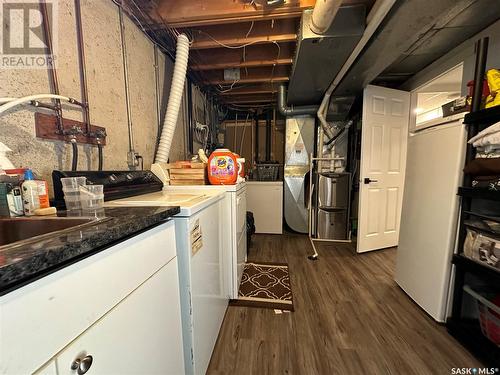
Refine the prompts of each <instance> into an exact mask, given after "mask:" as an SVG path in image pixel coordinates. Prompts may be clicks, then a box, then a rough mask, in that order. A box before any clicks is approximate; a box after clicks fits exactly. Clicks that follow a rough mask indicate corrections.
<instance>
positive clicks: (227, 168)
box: [207, 148, 239, 185]
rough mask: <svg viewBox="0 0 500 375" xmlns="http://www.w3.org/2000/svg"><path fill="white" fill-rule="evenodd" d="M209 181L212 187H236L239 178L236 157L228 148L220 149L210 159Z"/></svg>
mask: <svg viewBox="0 0 500 375" xmlns="http://www.w3.org/2000/svg"><path fill="white" fill-rule="evenodd" d="M207 168H208V180H209V181H210V183H211V184H212V185H234V184H236V180H237V178H238V172H239V168H238V162H237V160H236V156H235V155H234V154H233V153H232V152H231V151H229V150H228V149H227V148H218V149H216V150H215V151H213V152H212V153H211V154H210V157H209V158H208V166H207Z"/></svg>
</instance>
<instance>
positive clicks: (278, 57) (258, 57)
mask: <svg viewBox="0 0 500 375" xmlns="http://www.w3.org/2000/svg"><path fill="white" fill-rule="evenodd" d="M278 47H279V48H278ZM294 50H295V45H294V44H293V43H280V44H279V45H278V46H277V45H275V44H267V45H258V46H256V45H252V46H248V47H247V48H245V49H244V50H243V49H228V48H218V49H212V50H198V51H194V52H193V53H191V61H190V67H191V69H192V70H196V71H199V70H215V69H226V68H245V67H246V68H250V67H258V66H272V65H274V64H276V65H291V64H292V60H293V53H294Z"/></svg>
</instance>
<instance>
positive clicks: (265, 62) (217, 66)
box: [191, 58, 292, 70]
mask: <svg viewBox="0 0 500 375" xmlns="http://www.w3.org/2000/svg"><path fill="white" fill-rule="evenodd" d="M273 65H292V59H291V58H288V59H279V60H250V61H243V62H239V63H235V62H230V61H223V62H220V63H214V64H201V65H193V66H192V67H191V69H193V70H217V69H226V68H253V67H258V66H273Z"/></svg>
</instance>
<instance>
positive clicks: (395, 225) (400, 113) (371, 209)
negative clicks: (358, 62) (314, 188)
mask: <svg viewBox="0 0 500 375" xmlns="http://www.w3.org/2000/svg"><path fill="white" fill-rule="evenodd" d="M409 107H410V93H409V92H405V91H399V90H393V89H388V88H385V87H378V86H372V85H369V86H367V87H366V88H365V90H364V93H363V118H362V135H361V166H360V174H359V176H360V192H359V211H358V219H359V224H358V238H357V251H358V253H361V252H365V251H370V250H376V249H383V248H386V247H392V246H397V244H398V239H399V222H400V218H401V203H402V198H403V186H404V179H405V166H406V143H407V140H408V121H409V114H410V110H409Z"/></svg>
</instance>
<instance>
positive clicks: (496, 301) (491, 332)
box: [464, 285, 500, 346]
mask: <svg viewBox="0 0 500 375" xmlns="http://www.w3.org/2000/svg"><path fill="white" fill-rule="evenodd" d="M464 291H465V292H467V293H468V294H469V295H470V296H472V297H473V298H474V300H475V301H476V303H477V308H478V310H479V324H480V326H481V332H482V333H483V335H484V336H486V337H487V338H488V339H489V340H490V341H492V342H493V343H495V344H496V345H498V346H500V295H498V294H496V293H493V292H489V291H487V290H483V291H480V292H478V291H476V290H474V289H472V288H471V287H470V286H469V285H465V286H464Z"/></svg>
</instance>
